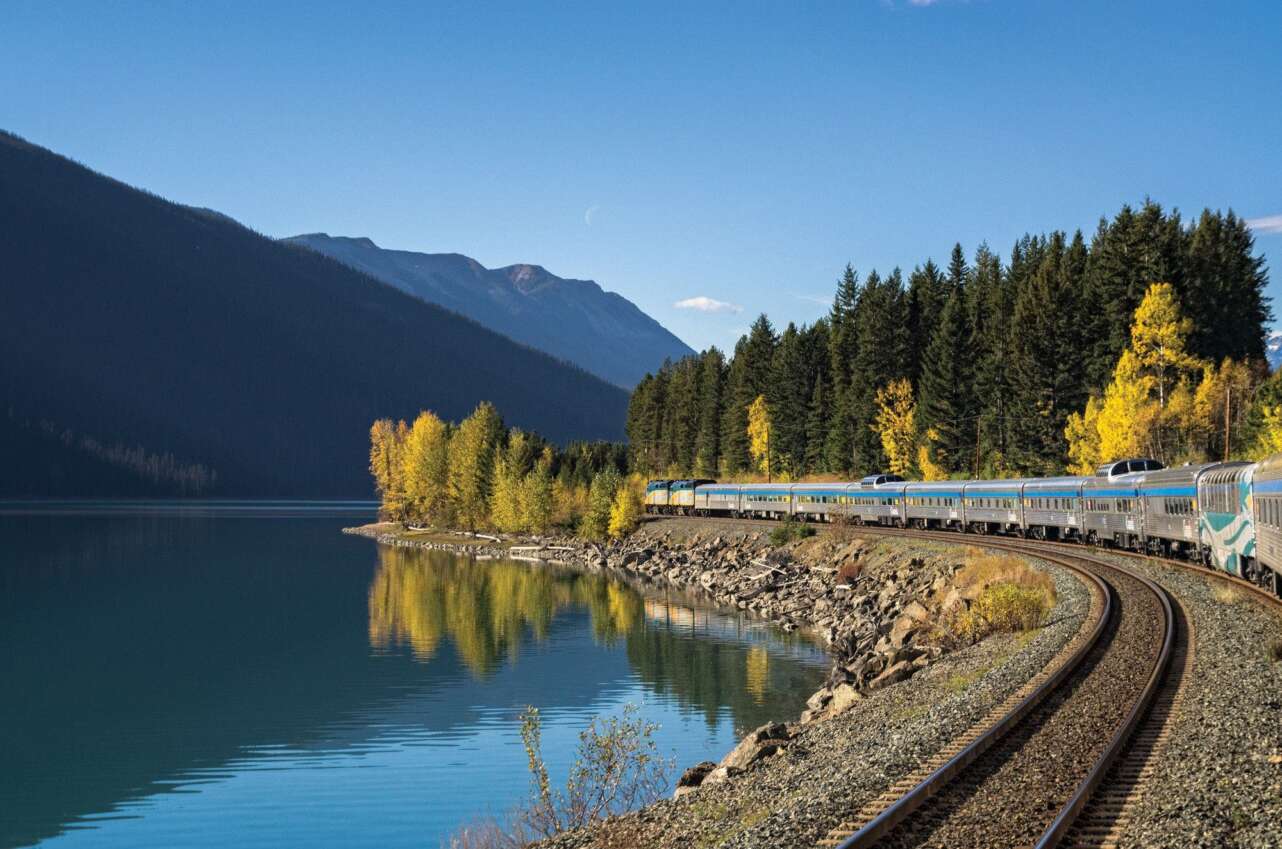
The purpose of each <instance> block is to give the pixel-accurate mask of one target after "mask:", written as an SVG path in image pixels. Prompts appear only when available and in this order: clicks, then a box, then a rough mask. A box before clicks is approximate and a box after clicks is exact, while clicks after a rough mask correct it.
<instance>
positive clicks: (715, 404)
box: [694, 347, 726, 478]
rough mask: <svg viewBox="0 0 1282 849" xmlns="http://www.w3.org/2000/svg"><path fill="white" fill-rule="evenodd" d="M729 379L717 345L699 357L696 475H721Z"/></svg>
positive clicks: (723, 358) (723, 357) (724, 361)
mask: <svg viewBox="0 0 1282 849" xmlns="http://www.w3.org/2000/svg"><path fill="white" fill-rule="evenodd" d="M725 381H726V360H725V356H723V355H722V353H721V352H720V351H718V350H717V349H716V348H715V347H714V348H709V349H708V350H707V351H704V352H703V354H701V355H700V357H699V428H698V435H697V436H696V438H695V461H694V474H695V476H696V477H704V478H706V477H711V476H713V475H716V474H717V470H718V467H719V465H720V459H721V417H722V414H723V412H724V409H723V408H724V400H723V394H724V391H725Z"/></svg>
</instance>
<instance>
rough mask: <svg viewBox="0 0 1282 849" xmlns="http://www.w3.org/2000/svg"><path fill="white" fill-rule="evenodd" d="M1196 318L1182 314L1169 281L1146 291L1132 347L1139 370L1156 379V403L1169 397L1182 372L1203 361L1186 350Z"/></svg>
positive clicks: (1138, 313)
mask: <svg viewBox="0 0 1282 849" xmlns="http://www.w3.org/2000/svg"><path fill="white" fill-rule="evenodd" d="M1191 332H1193V320H1192V319H1189V318H1185V317H1184V316H1183V315H1182V314H1181V313H1180V305H1179V301H1178V300H1177V299H1176V297H1175V288H1174V287H1173V286H1171V284H1170V283H1154V284H1152V285H1151V286H1149V287H1148V291H1147V292H1145V293H1144V300H1142V301H1140V305H1139V307H1137V308H1136V310H1135V320H1134V322H1133V323H1132V324H1131V350H1132V351H1133V352H1134V355H1135V359H1136V361H1137V366H1138V370H1140V371H1142V372H1143V373H1145V374H1146V375H1148V376H1149V377H1151V378H1153V380H1154V383H1153V389H1154V390H1155V391H1156V392H1157V402H1158V405H1159V406H1161V407H1165V406H1166V399H1167V396H1168V395H1169V393H1170V391H1171V389H1172V388H1173V387H1174V385H1175V383H1176V382H1177V381H1178V380H1179V378H1180V376H1181V374H1183V373H1187V372H1190V371H1196V370H1198V369H1200V368H1201V367H1202V365H1203V363H1202V361H1201V360H1199V359H1198V358H1197V357H1195V356H1193V355H1192V354H1190V353H1189V352H1188V350H1187V344H1188V336H1189V334H1190V333H1191Z"/></svg>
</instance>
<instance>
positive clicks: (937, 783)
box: [819, 529, 1178, 849]
mask: <svg viewBox="0 0 1282 849" xmlns="http://www.w3.org/2000/svg"><path fill="white" fill-rule="evenodd" d="M869 533H870V534H881V535H905V536H914V537H918V538H927V539H938V540H942V541H947V542H957V541H958V540H957V537H956V536H955V535H953V534H948V533H931V532H911V531H898V530H893V529H887V530H886V531H885V532H884V533H883V532H882V531H881V529H869ZM981 544H982V545H983V546H984V547H987V548H994V549H1004V550H1010V551H1019V552H1021V553H1029V554H1035V555H1036V556H1038V557H1039V558H1041V559H1044V560H1048V561H1050V562H1053V563H1056V564H1057V565H1060V566H1063V567H1065V568H1068V569H1071V570H1072V571H1074V572H1076V573H1077V574H1079V575H1081V576H1083V577H1084V578H1085V579H1086V580H1087V581H1088V583H1089V584H1090V585H1091V586H1093V587H1094V588H1095V597H1096V600H1097V601H1096V603H1095V604H1093V612H1095V613H1097V616H1096V617H1095V618H1094V619H1093V624H1092V625H1091V626H1090V628H1089V633H1088V634H1086V635H1085V636H1083V635H1081V634H1079V639H1078V640H1075V641H1074V643H1075V644H1074V643H1070V648H1071V651H1066V652H1065V654H1066V655H1067V656H1064V655H1061V657H1059V658H1057V659H1056V661H1055V662H1054V663H1053V664H1052V665H1051V667H1049V668H1048V670H1046V671H1044V672H1043V673H1042V674H1041V675H1039V676H1037V677H1035V678H1034V679H1033V680H1032V681H1030V682H1029V684H1028V685H1026V686H1025V688H1023V689H1022V690H1021V691H1019V692H1018V693H1016V694H1015V696H1013V697H1012V698H1011V699H1008V700H1007V702H1005V703H1003V704H1002V705H1000V706H999V707H998V708H997V709H996V710H994V712H993V713H992V714H990V715H989V716H988V717H986V718H985V719H984V720H983V721H981V722H980V723H979V724H978V725H977V727H976V728H974V729H972V730H971V731H969V732H967V734H965V735H963V737H962V738H961V739H960V740H958V741H956V742H954V744H953V745H952V746H950V747H948V748H947V749H945V750H944V752H943V753H941V755H940V756H937V758H936V759H934V760H933V761H932V762H930V763H928V764H926V765H925V767H924V768H923V769H921V770H919V771H918V772H917V773H914V774H913V775H911V776H908V777H906V778H905V779H903V780H901V781H900V782H898V783H897V784H896V785H894V786H893V787H892V788H891V789H890V790H888V791H887V793H886V794H884V795H883V796H882V797H880V798H878V799H876V800H874V801H873V802H871V803H869V804H868V805H867V806H865V807H864V808H863V809H862V810H861V811H859V812H858V813H857V814H856V815H855V816H854V817H852V818H851V819H850V820H848V821H846V822H844V823H842V824H841V825H839V826H838V827H837V828H835V829H833V830H832V831H831V832H830V833H829V835H828V836H827V838H826V839H824V840H822V841H820V844H819V845H820V846H822V847H825V848H826V849H831V847H839V849H857V848H858V847H869V846H893V847H899V846H948V847H968V846H970V847H996V846H1033V845H1036V846H1038V847H1050V846H1056V845H1059V843H1060V841H1061V840H1062V839H1063V838H1064V837H1065V835H1066V834H1067V833H1068V831H1069V829H1070V828H1071V827H1072V826H1073V825H1074V823H1075V822H1076V820H1077V818H1078V815H1079V814H1080V813H1081V812H1082V811H1083V809H1085V808H1086V806H1087V803H1088V802H1089V801H1090V799H1091V797H1092V796H1093V795H1094V794H1095V792H1096V790H1097V789H1098V788H1099V787H1100V786H1101V785H1102V784H1103V783H1104V782H1105V780H1106V779H1107V777H1108V776H1109V771H1110V769H1111V768H1112V767H1113V765H1114V763H1115V762H1117V760H1118V757H1119V755H1121V754H1122V752H1123V751H1124V749H1125V747H1126V745H1127V743H1128V741H1129V740H1130V739H1131V738H1132V736H1133V734H1134V733H1135V732H1136V730H1137V728H1139V727H1140V725H1141V722H1142V721H1143V720H1144V719H1145V717H1146V715H1147V714H1148V709H1149V707H1150V705H1152V704H1153V703H1154V702H1155V700H1158V698H1159V695H1160V694H1161V693H1162V692H1163V689H1164V687H1167V686H1168V685H1172V689H1173V686H1174V684H1173V682H1170V681H1169V680H1168V676H1167V674H1166V673H1167V669H1168V665H1169V663H1170V659H1171V656H1172V654H1173V652H1174V651H1175V650H1176V637H1177V633H1178V627H1177V626H1178V622H1177V619H1176V617H1175V614H1174V610H1173V608H1172V605H1171V602H1170V599H1169V597H1168V596H1167V594H1166V592H1165V591H1164V590H1162V589H1161V588H1160V587H1158V586H1157V585H1156V584H1154V583H1153V582H1152V581H1149V580H1148V579H1146V578H1143V577H1141V576H1139V575H1136V574H1134V573H1132V572H1131V571H1130V570H1127V569H1124V568H1122V567H1120V566H1117V565H1115V564H1110V563H1108V562H1107V561H1105V560H1103V559H1102V558H1098V557H1095V556H1092V555H1089V554H1082V553H1077V552H1074V553H1072V554H1067V553H1055V554H1050V553H1047V552H1046V551H1044V550H1041V549H1039V548H1038V546H1036V545H1034V544H1029V543H1027V542H1024V541H1017V540H1000V539H998V540H993V539H985V540H984V541H983V542H982V543H981ZM1084 630H1086V629H1085V628H1084ZM1176 683H1177V682H1176ZM1172 701H1173V698H1172ZM940 760H942V761H943V762H942V763H939V761H940ZM1110 812H1111V811H1106V810H1104V809H1102V808H1101V809H1099V813H1098V816H1099V818H1100V819H1101V820H1102V819H1103V818H1104V817H1105V816H1107V815H1108V814H1109V813H1110ZM1118 813H1120V811H1119V812H1118ZM1098 828H1099V829H1101V830H1106V831H1107V830H1108V829H1111V824H1109V825H1107V826H1099V827H1098Z"/></svg>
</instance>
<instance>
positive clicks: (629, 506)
mask: <svg viewBox="0 0 1282 849" xmlns="http://www.w3.org/2000/svg"><path fill="white" fill-rule="evenodd" d="M639 486H644V483H642V482H641V481H640V480H637V481H625V482H624V483H623V484H622V485H621V486H619V488H618V489H617V490H616V491H615V493H614V501H613V502H612V503H611V504H610V524H609V528H608V531H609V534H610V539H622V538H623V537H626V536H627V535H629V534H630V533H632V532H633V531H635V530H636V528H637V524H638V523H639V522H640V521H641V495H640V493H639V492H638V491H637V490H638V487H639Z"/></svg>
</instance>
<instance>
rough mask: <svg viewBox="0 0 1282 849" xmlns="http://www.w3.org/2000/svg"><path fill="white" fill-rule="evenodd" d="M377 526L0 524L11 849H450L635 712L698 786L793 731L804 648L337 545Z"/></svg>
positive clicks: (602, 588) (172, 509)
mask: <svg viewBox="0 0 1282 849" xmlns="http://www.w3.org/2000/svg"><path fill="white" fill-rule="evenodd" d="M368 511H369V507H368V505H363V504H351V503H330V504H324V505H316V504H306V505H304V504H297V503H290V502H274V503H270V504H257V503H250V502H201V503H196V504H192V503H186V504H183V505H181V506H176V505H173V504H165V503H154V504H139V503H136V504H132V505H119V504H114V505H101V504H95V503H91V502H62V503H58V504H49V503H39V504H17V503H13V502H10V503H7V504H0V681H3V682H4V684H3V689H4V695H3V697H0V847H10V846H27V845H41V846H51V847H54V846H57V847H81V846H84V847H99V846H131V847H133V846H138V847H166V848H167V849H168V847H178V846H211V847H212V846H282V845H308V846H379V847H400V846H415V847H436V846H438V845H440V844H441V842H442V840H444V839H445V838H446V837H447V836H448V835H449V833H450V832H451V831H453V830H454V829H455V828H456V827H458V825H459V824H460V823H463V822H465V821H467V820H469V819H472V818H475V817H477V816H479V815H483V814H485V813H487V812H488V813H496V814H497V813H502V812H503V811H505V810H507V809H509V808H510V807H511V806H512V805H514V804H516V803H518V802H520V801H521V800H522V799H523V798H524V797H525V796H526V794H527V792H528V777H527V774H526V772H525V764H524V753H523V751H522V749H521V743H520V737H519V733H518V732H519V725H518V720H517V717H518V716H519V714H520V712H521V710H522V708H523V707H524V706H525V705H528V704H532V705H535V706H537V707H539V708H540V710H541V711H542V714H543V717H544V733H543V737H544V750H545V753H546V755H547V758H548V761H549V764H550V766H551V768H552V770H553V776H554V780H557V781H560V780H563V779H564V776H565V773H566V771H567V770H568V766H569V762H570V757H571V755H572V752H573V748H574V746H575V744H576V742H577V736H578V733H579V731H580V730H582V728H583V727H584V726H585V725H586V724H587V722H588V720H589V719H590V718H591V717H593V716H595V715H608V714H618V713H620V712H621V710H622V708H623V706H624V705H626V704H628V703H635V704H638V705H640V706H641V709H642V713H643V714H644V716H645V717H646V718H648V719H651V720H653V721H655V722H658V723H660V725H661V729H660V731H659V732H658V735H657V741H658V743H659V746H660V748H661V749H662V750H663V751H664V752H665V753H667V754H669V755H671V756H673V757H675V758H676V761H677V764H678V769H680V768H681V767H684V766H688V765H689V764H691V763H694V762H696V761H699V760H703V759H717V758H719V757H720V756H721V755H722V754H723V753H724V752H725V751H726V750H727V749H729V748H730V747H731V746H732V745H733V744H734V742H735V740H736V739H737V737H738V736H739V735H740V734H741V733H742V732H743V731H745V730H747V729H750V728H752V727H755V726H756V725H759V724H761V723H763V722H765V721H767V720H769V719H779V718H789V717H793V716H795V715H796V714H798V713H799V712H800V711H801V709H802V706H803V702H804V700H805V698H806V697H807V696H808V695H809V694H810V693H811V692H812V691H813V690H814V689H816V688H817V687H818V686H819V684H820V683H821V680H822V678H823V676H824V672H825V670H826V661H825V659H824V656H823V655H822V654H821V653H820V652H819V651H818V650H817V649H816V648H815V647H814V646H813V645H811V644H810V643H808V642H805V641H803V640H800V639H797V638H795V637H789V636H787V635H782V634H779V633H777V632H775V631H773V630H772V629H770V628H768V627H766V626H764V625H762V624H761V623H758V622H753V621H750V620H746V619H743V618H741V617H739V616H736V615H732V614H725V613H719V612H716V611H712V610H708V609H706V608H704V607H702V606H700V605H699V604H698V603H696V602H692V601H691V600H690V599H688V598H685V597H680V596H676V595H670V594H665V593H662V592H653V591H638V590H637V589H635V588H633V587H631V586H629V585H626V584H623V583H619V582H617V581H613V580H609V579H606V578H603V577H600V576H591V575H584V574H580V573H575V572H572V571H566V570H558V569H554V568H549V567H546V566H535V565H530V564H524V563H517V562H511V561H473V560H468V559H465V558H458V557H454V556H451V555H444V554H440V553H429V552H419V551H409V550H404V549H396V550H390V549H383V548H381V547H379V546H376V545H375V544H374V543H372V542H371V541H369V540H366V539H362V538H357V537H348V536H343V535H340V534H339V533H338V530H339V528H341V527H342V526H344V525H350V524H355V523H358V522H361V521H365V520H367V519H368V518H369V516H370V513H369V512H368Z"/></svg>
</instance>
